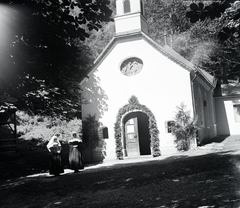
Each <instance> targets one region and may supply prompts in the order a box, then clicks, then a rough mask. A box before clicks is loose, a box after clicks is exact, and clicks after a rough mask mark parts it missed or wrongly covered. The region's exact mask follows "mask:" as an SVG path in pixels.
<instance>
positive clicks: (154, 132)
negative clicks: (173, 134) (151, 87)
mask: <svg viewBox="0 0 240 208" xmlns="http://www.w3.org/2000/svg"><path fill="white" fill-rule="evenodd" d="M128 102H129V103H128V104H126V105H124V106H123V107H122V108H121V109H120V110H119V111H118V114H117V119H116V123H115V125H114V137H115V141H116V156H117V159H119V160H122V159H123V144H122V128H121V121H122V117H123V116H124V115H125V114H126V113H129V112H133V111H141V112H143V113H146V114H147V116H148V118H149V126H148V128H149V133H150V140H151V148H152V155H153V157H158V156H160V155H161V151H160V147H159V144H160V142H159V130H158V128H157V122H156V119H155V116H154V115H153V113H152V112H151V111H150V110H149V109H148V108H147V107H146V106H145V105H141V104H140V103H139V101H138V98H137V97H136V96H134V95H133V96H131V98H130V99H129V100H128Z"/></svg>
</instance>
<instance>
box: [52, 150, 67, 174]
mask: <svg viewBox="0 0 240 208" xmlns="http://www.w3.org/2000/svg"><path fill="white" fill-rule="evenodd" d="M60 148H61V147H59V146H52V147H50V151H51V152H50V171H49V173H50V174H51V175H59V174H60V173H63V172H64V170H63V165H62V158H61V153H60Z"/></svg>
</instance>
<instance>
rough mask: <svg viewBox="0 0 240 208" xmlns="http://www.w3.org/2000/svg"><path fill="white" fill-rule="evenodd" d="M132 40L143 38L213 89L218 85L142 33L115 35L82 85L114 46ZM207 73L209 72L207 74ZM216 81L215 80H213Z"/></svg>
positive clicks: (189, 63) (192, 65)
mask: <svg viewBox="0 0 240 208" xmlns="http://www.w3.org/2000/svg"><path fill="white" fill-rule="evenodd" d="M131 38H143V39H144V40H145V41H147V42H148V43H149V44H150V45H151V46H153V47H154V48H155V49H156V50H158V51H159V52H160V53H161V54H163V55H164V56H165V57H167V58H169V59H170V60H172V61H173V62H175V63H176V64H178V65H179V66H181V67H182V68H184V69H186V70H188V71H189V72H194V73H196V74H197V75H199V76H200V77H201V78H202V79H203V80H204V81H205V82H206V83H207V84H208V85H209V86H210V87H211V88H215V86H216V84H215V81H211V80H209V79H208V78H207V77H206V76H205V75H204V73H203V72H202V71H201V70H200V69H198V68H197V67H196V66H195V65H194V64H192V63H191V62H189V61H188V60H186V59H185V58H184V57H182V56H181V55H180V54H178V53H177V52H176V51H174V50H173V49H172V48H170V47H169V46H166V47H162V46H160V45H159V44H158V43H157V42H156V41H154V40H153V39H152V38H150V37H149V36H148V35H147V34H145V33H144V32H142V31H139V30H138V31H130V32H128V33H122V34H118V35H115V36H114V37H113V38H112V39H111V41H110V42H109V43H108V45H107V46H106V47H105V48H104V49H103V51H102V52H101V53H100V54H99V56H98V57H97V58H96V59H95V61H94V62H93V65H92V66H91V67H90V69H89V70H88V71H87V75H86V77H85V78H83V80H82V81H81V82H80V84H83V83H84V82H85V81H86V80H87V79H88V78H87V77H89V76H90V75H91V73H92V72H93V71H94V70H95V69H96V68H97V66H98V65H99V63H100V62H102V61H103V59H104V58H105V57H106V55H107V54H108V53H109V51H110V50H111V49H112V48H113V47H114V45H115V44H116V43H117V42H119V41H122V40H126V39H131ZM206 73H207V72H206ZM213 80H214V79H213Z"/></svg>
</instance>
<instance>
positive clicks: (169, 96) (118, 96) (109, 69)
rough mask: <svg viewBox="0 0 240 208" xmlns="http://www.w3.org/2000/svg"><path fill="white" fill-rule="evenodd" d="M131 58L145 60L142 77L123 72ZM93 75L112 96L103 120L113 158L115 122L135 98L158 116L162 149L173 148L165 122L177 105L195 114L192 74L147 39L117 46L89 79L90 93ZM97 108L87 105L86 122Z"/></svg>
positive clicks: (170, 118)
mask: <svg viewBox="0 0 240 208" xmlns="http://www.w3.org/2000/svg"><path fill="white" fill-rule="evenodd" d="M127 57H138V58H140V59H141V60H142V61H143V69H142V71H141V72H140V73H139V74H137V75H135V76H130V77H128V76H125V75H123V74H122V73H121V72H120V68H119V67H120V64H121V62H122V61H123V60H124V59H126V58H127ZM93 75H94V76H96V77H98V78H99V83H98V84H99V86H100V87H101V89H102V90H103V91H104V93H105V94H106V95H107V97H108V100H107V104H108V110H107V111H106V112H104V115H103V116H102V118H100V121H101V122H102V123H103V124H104V125H105V126H107V127H108V130H109V139H108V140H107V143H108V144H107V154H108V156H109V158H115V157H116V156H115V140H114V123H115V121H116V116H117V113H118V111H119V109H120V108H122V107H123V106H124V105H125V104H128V100H129V98H130V97H131V96H132V95H135V96H136V97H137V98H138V100H139V103H140V104H142V105H146V106H147V107H148V108H149V109H150V110H151V111H152V113H153V114H154V115H155V117H156V120H157V125H158V129H159V131H160V142H161V143H160V145H161V146H160V149H161V150H162V149H163V148H164V146H168V145H170V144H171V145H173V141H172V137H171V134H169V133H166V132H165V121H167V120H172V118H173V117H174V115H175V112H176V106H177V105H180V103H181V102H184V103H185V104H186V105H187V108H188V109H189V110H191V111H192V112H193V109H192V98H191V83H190V76H189V71H187V70H186V69H184V68H182V67H180V66H179V65H178V64H176V63H174V62H173V61H172V60H170V59H169V58H167V57H165V56H164V55H162V54H161V53H160V52H159V51H157V50H156V49H155V48H153V47H152V46H151V45H150V44H148V43H147V42H146V41H145V40H142V39H137V40H134V41H127V42H121V43H118V44H117V45H115V47H114V48H113V50H112V51H110V53H109V54H108V56H107V57H106V58H105V59H103V61H102V62H101V63H100V64H99V65H98V67H97V70H96V71H95V72H94V73H93V74H92V75H91V76H90V78H89V80H88V81H86V82H85V83H84V84H83V87H84V88H85V89H86V90H87V89H88V88H89V87H90V88H91V82H92V79H93ZM83 96H84V93H83ZM94 109H95V108H94V107H93V106H92V107H91V105H83V107H82V112H83V119H84V117H86V116H87V115H88V114H92V115H93V114H95V113H96V112H95V110H94ZM99 117H100V115H99Z"/></svg>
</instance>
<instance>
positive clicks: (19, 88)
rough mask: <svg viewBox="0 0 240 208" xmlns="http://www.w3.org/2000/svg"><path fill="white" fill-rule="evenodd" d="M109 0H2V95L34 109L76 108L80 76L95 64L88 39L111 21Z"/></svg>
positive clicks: (36, 111) (57, 109)
mask: <svg viewBox="0 0 240 208" xmlns="http://www.w3.org/2000/svg"><path fill="white" fill-rule="evenodd" d="M109 4H110V1H107V0H99V1H95V0H85V1H72V0H64V1H58V0H16V1H15V0H9V1H5V4H0V16H1V17H3V18H1V20H0V24H1V25H2V26H5V27H7V29H8V30H7V31H8V33H6V34H4V36H0V38H1V41H0V42H1V43H0V44H1V46H2V47H1V49H2V48H3V50H1V53H0V61H1V63H4V64H3V65H1V75H0V79H1V81H0V90H1V91H0V93H1V94H0V95H6V96H8V95H10V96H12V97H14V98H16V100H17V102H16V104H17V106H18V107H19V108H20V109H30V110H32V111H34V112H35V113H47V114H52V113H56V112H57V113H63V112H64V111H71V112H75V111H77V110H78V108H79V105H78V103H79V102H80V100H79V98H80V96H79V95H80V94H79V93H80V88H79V85H78V83H79V80H80V79H81V78H82V77H83V76H84V73H85V72H84V71H85V70H86V69H87V68H88V67H89V66H90V63H91V62H92V58H93V56H92V54H91V51H90V48H89V47H88V46H87V45H86V44H85V43H84V40H85V39H86V38H88V37H89V36H90V34H91V32H92V31H93V30H99V29H100V28H101V27H102V22H108V21H111V20H112V18H111V14H112V11H111V9H110V8H109Z"/></svg>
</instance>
